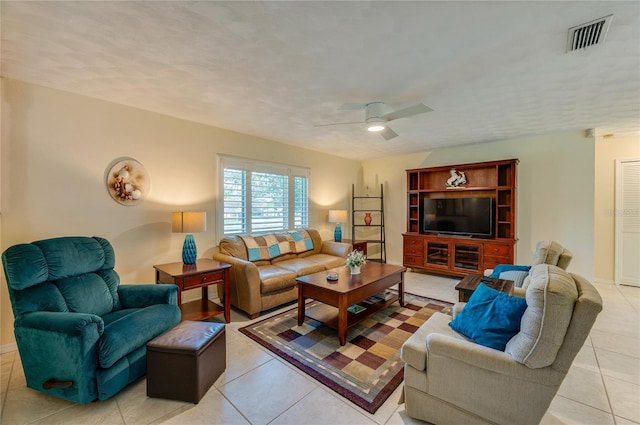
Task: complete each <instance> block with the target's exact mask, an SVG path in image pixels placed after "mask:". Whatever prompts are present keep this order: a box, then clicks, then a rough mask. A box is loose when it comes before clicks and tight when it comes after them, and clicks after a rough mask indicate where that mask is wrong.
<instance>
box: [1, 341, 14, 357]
mask: <svg viewBox="0 0 640 425" xmlns="http://www.w3.org/2000/svg"><path fill="white" fill-rule="evenodd" d="M17 350H18V346H17V345H16V343H15V342H12V343H11V344H5V345H0V354H5V353H11V352H12V351H17Z"/></svg>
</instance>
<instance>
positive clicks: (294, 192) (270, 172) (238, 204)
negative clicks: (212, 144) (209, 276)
mask: <svg viewBox="0 0 640 425" xmlns="http://www.w3.org/2000/svg"><path fill="white" fill-rule="evenodd" d="M220 164H221V167H220V172H221V176H220V182H221V191H220V193H221V195H222V196H221V197H220V203H221V205H220V211H222V214H221V215H220V226H219V228H220V229H222V232H223V235H234V234H251V233H268V232H274V231H281V230H289V229H296V228H304V227H308V225H309V192H308V188H309V175H310V172H309V169H306V168H301V167H293V166H287V165H281V164H273V163H266V162H260V161H253V160H246V159H242V158H235V157H227V156H221V157H220Z"/></svg>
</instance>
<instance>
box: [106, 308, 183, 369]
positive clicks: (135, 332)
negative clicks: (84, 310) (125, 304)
mask: <svg viewBox="0 0 640 425" xmlns="http://www.w3.org/2000/svg"><path fill="white" fill-rule="evenodd" d="M159 317H162V318H163V320H158V318H159ZM178 322H180V309H179V308H177V306H175V305H169V304H156V305H152V306H150V307H145V308H141V309H139V310H136V311H133V312H131V313H130V314H127V315H126V316H123V317H120V318H119V319H118V320H115V321H113V322H111V323H110V324H109V325H107V326H105V327H104V333H103V334H102V337H101V338H100V340H99V341H98V344H97V348H98V361H99V363H100V367H102V368H105V369H106V368H109V367H111V366H112V365H113V364H114V363H116V362H117V361H118V360H120V359H121V358H122V357H124V356H126V355H127V354H129V353H131V352H133V351H135V350H137V349H138V348H140V347H142V346H143V345H145V344H146V343H147V341H149V340H151V339H153V338H155V337H156V336H158V335H160V334H161V333H163V332H165V331H167V330H169V329H170V328H171V327H173V325H174V324H175V323H178Z"/></svg>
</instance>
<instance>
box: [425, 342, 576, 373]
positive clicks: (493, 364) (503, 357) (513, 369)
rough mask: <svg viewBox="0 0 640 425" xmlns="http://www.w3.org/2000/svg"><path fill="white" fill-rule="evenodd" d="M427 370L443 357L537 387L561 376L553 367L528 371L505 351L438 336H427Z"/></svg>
mask: <svg viewBox="0 0 640 425" xmlns="http://www.w3.org/2000/svg"><path fill="white" fill-rule="evenodd" d="M427 351H428V360H427V362H428V363H427V370H429V368H431V367H434V364H432V362H433V363H436V365H435V367H438V366H437V358H438V357H446V358H449V359H454V360H457V361H458V362H461V363H465V364H466V365H467V366H469V367H470V368H479V369H485V370H489V371H492V372H494V373H498V374H501V375H508V376H512V377H515V378H517V379H520V380H525V381H529V382H536V383H539V384H544V385H549V384H559V383H560V382H561V381H562V379H563V378H564V375H563V374H562V373H560V372H558V371H555V370H553V369H552V368H550V367H549V368H546V370H545V371H543V370H542V369H530V368H528V367H527V366H525V365H523V364H520V363H518V362H516V361H515V360H514V359H513V358H512V357H511V356H510V355H509V354H507V353H505V352H504V351H499V350H494V349H493V348H489V347H485V346H483V345H480V344H476V343H474V342H470V341H465V340H460V339H455V338H451V337H449V336H446V335H441V334H435V333H432V334H429V335H428V336H427Z"/></svg>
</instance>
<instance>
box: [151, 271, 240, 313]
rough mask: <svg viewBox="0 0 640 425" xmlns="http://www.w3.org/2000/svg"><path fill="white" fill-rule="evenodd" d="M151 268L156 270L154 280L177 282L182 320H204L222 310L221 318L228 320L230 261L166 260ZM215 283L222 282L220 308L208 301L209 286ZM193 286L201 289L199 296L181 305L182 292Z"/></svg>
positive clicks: (229, 310) (157, 281) (229, 307)
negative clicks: (222, 303) (200, 295)
mask: <svg viewBox="0 0 640 425" xmlns="http://www.w3.org/2000/svg"><path fill="white" fill-rule="evenodd" d="M153 268H154V269H156V283H173V284H175V285H178V288H179V289H180V290H179V291H178V306H180V310H182V320H196V321H198V320H205V319H208V318H209V317H213V316H216V315H218V314H221V313H224V320H225V321H226V322H227V323H230V322H231V296H230V293H231V287H230V280H229V269H230V268H231V264H227V263H222V262H220V261H216V260H209V259H202V260H197V261H196V263H195V264H183V263H168V264H159V265H155V266H153ZM219 284H222V285H224V307H221V306H219V305H218V304H216V303H214V302H213V301H210V300H209V286H210V285H219ZM195 288H202V299H201V300H195V301H191V302H188V303H185V304H182V295H181V294H182V291H186V290H189V289H195Z"/></svg>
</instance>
